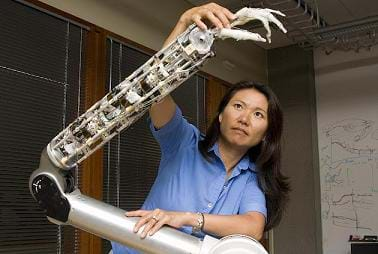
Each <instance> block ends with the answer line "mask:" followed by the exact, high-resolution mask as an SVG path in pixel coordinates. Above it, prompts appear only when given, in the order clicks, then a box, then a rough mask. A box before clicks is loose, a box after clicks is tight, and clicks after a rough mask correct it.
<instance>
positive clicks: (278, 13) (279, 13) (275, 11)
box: [265, 8, 286, 17]
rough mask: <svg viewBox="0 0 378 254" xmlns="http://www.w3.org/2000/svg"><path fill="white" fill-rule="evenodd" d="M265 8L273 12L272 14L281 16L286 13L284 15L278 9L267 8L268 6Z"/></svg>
mask: <svg viewBox="0 0 378 254" xmlns="http://www.w3.org/2000/svg"><path fill="white" fill-rule="evenodd" d="M265 10H267V11H269V12H271V13H274V14H277V15H280V16H282V17H286V15H285V14H284V13H282V12H280V11H277V10H273V9H268V8H266V9H265Z"/></svg>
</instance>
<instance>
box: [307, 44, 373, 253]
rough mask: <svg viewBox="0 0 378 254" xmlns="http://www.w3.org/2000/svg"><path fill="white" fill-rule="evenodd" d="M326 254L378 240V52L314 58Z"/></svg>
mask: <svg viewBox="0 0 378 254" xmlns="http://www.w3.org/2000/svg"><path fill="white" fill-rule="evenodd" d="M314 60H315V73H316V76H315V77H316V90H317V112H318V117H317V119H318V136H319V160H320V182H321V200H322V202H321V207H322V209H321V211H322V234H323V254H345V253H350V245H349V243H348V239H349V235H377V234H378V220H377V214H378V195H377V193H378V47H375V48H372V49H371V50H370V51H366V50H364V49H361V50H360V52H358V53H357V52H353V51H352V52H333V53H332V54H330V55H326V54H325V53H324V52H323V51H321V50H317V51H315V54H314Z"/></svg>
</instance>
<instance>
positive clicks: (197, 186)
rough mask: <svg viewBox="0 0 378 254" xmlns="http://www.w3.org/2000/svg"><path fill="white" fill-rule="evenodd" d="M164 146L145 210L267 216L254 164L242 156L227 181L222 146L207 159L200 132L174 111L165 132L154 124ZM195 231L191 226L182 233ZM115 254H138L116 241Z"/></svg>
mask: <svg viewBox="0 0 378 254" xmlns="http://www.w3.org/2000/svg"><path fill="white" fill-rule="evenodd" d="M150 128H151V131H152V133H153V135H154V137H155V138H156V140H157V141H158V142H159V144H160V149H161V153H162V156H161V161H160V166H159V171H158V175H157V177H156V180H155V182H154V184H153V186H152V188H151V191H150V193H149V194H148V196H147V199H146V200H145V202H144V205H143V207H142V209H145V210H153V209H156V208H160V209H163V210H169V211H183V212H184V211H185V212H202V213H209V214H219V215H234V214H243V213H247V212H250V211H255V212H260V213H262V214H263V215H264V216H265V218H266V214H267V211H266V204H265V196H264V194H263V192H262V191H261V189H260V188H259V186H258V183H257V174H256V171H255V164H254V163H253V162H252V161H250V160H249V157H248V156H247V155H246V156H244V157H243V158H242V159H241V160H240V161H239V163H238V164H237V165H236V166H235V167H234V169H233V170H232V174H231V176H230V177H228V178H227V173H226V168H225V166H224V164H223V162H222V159H221V156H220V153H219V148H218V144H217V143H216V144H215V145H214V146H213V147H212V148H211V149H210V153H211V158H212V160H210V161H208V160H206V159H205V158H204V157H203V156H202V154H201V152H200V151H199V149H198V142H199V141H200V140H201V134H200V132H199V130H198V129H197V128H196V127H195V126H193V125H191V124H189V123H188V122H187V121H186V120H185V119H184V118H183V116H182V113H181V110H180V109H179V108H176V112H175V115H174V117H173V118H172V119H171V120H170V121H169V122H168V123H167V124H166V125H165V126H163V127H162V128H161V129H159V130H156V129H155V128H154V126H153V125H152V123H150ZM181 230H182V231H184V232H186V233H189V234H190V233H192V229H191V228H190V227H183V228H182V229H181ZM112 246H113V253H114V254H118V253H138V252H135V251H134V250H131V249H129V248H127V247H125V246H122V245H120V244H116V243H114V242H112Z"/></svg>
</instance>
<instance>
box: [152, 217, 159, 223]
mask: <svg viewBox="0 0 378 254" xmlns="http://www.w3.org/2000/svg"><path fill="white" fill-rule="evenodd" d="M151 219H153V220H155V221H156V222H158V221H159V219H158V218H157V217H156V215H154V216H152V218H151Z"/></svg>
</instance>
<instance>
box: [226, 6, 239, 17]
mask: <svg viewBox="0 0 378 254" xmlns="http://www.w3.org/2000/svg"><path fill="white" fill-rule="evenodd" d="M223 12H224V14H225V15H226V16H227V18H228V19H229V20H235V19H237V18H238V17H237V16H236V15H235V14H233V13H232V12H231V11H230V10H229V9H227V8H223Z"/></svg>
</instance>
